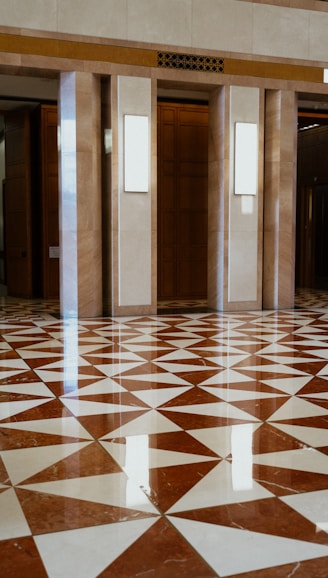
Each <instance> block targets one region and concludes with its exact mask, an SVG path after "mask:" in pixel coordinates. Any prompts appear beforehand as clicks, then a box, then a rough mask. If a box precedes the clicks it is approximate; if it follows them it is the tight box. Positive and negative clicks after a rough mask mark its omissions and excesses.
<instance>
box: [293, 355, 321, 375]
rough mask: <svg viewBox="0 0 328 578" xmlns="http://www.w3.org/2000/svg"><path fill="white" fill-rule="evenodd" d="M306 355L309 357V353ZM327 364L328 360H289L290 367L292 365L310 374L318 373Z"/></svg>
mask: <svg viewBox="0 0 328 578" xmlns="http://www.w3.org/2000/svg"><path fill="white" fill-rule="evenodd" d="M304 357H305V356H304ZM306 357H307V355H306ZM326 365H327V361H311V362H309V361H304V362H300V363H297V361H295V362H293V363H290V362H288V366H289V367H292V368H293V369H297V370H298V371H304V373H308V374H309V375H316V374H317V373H319V372H320V371H321V370H322V369H323V368H324V367H325V366H326Z"/></svg>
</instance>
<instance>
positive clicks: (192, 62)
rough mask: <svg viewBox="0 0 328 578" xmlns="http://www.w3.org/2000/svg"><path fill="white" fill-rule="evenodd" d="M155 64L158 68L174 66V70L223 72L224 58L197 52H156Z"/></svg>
mask: <svg viewBox="0 0 328 578" xmlns="http://www.w3.org/2000/svg"><path fill="white" fill-rule="evenodd" d="M157 66H158V67H159V68H174V69H175V70H197V71H202V72H221V73H222V72H224V59H223V58H217V57H216V56H202V55H198V54H181V53H174V52H158V53H157Z"/></svg>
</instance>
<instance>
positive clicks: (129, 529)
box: [35, 518, 157, 578]
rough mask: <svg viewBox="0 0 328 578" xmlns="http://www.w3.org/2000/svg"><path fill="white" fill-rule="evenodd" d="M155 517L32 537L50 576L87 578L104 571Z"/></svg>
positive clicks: (55, 577) (52, 577)
mask: <svg viewBox="0 0 328 578" xmlns="http://www.w3.org/2000/svg"><path fill="white" fill-rule="evenodd" d="M156 519H157V518H146V519H143V520H134V521H129V522H124V523H122V522H120V523H116V524H108V525H102V526H93V527H92V528H81V529H78V530H68V531H66V532H55V533H51V534H44V535H41V536H36V537H35V542H36V545H37V547H38V550H39V552H40V555H41V558H42V560H43V563H44V565H45V568H46V570H47V573H48V575H49V577H50V578H72V576H78V577H79V578H91V577H96V576H98V575H99V574H100V573H101V572H102V571H103V570H105V568H106V567H107V566H108V565H109V564H110V563H111V562H113V561H114V560H115V559H116V558H117V557H118V556H119V555H120V554H122V552H124V550H126V549H127V548H128V547H129V546H130V545H131V544H133V542H135V541H136V540H137V539H138V538H139V537H140V536H141V535H142V534H143V533H144V532H146V531H147V530H148V529H149V528H150V527H151V526H152V525H153V524H154V523H155V522H156ZM58 552H60V556H59V555H58Z"/></svg>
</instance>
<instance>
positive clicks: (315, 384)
mask: <svg viewBox="0 0 328 578" xmlns="http://www.w3.org/2000/svg"><path fill="white" fill-rule="evenodd" d="M327 389H328V380H327V379H324V378H323V377H319V376H318V375H316V376H314V377H313V378H312V379H311V380H310V381H309V382H308V383H307V384H306V385H304V387H302V389H300V390H299V391H298V392H297V393H298V395H310V394H311V393H323V392H326V391H327Z"/></svg>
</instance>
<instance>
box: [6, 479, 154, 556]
mask: <svg viewBox="0 0 328 578" xmlns="http://www.w3.org/2000/svg"><path fill="white" fill-rule="evenodd" d="M16 494H17V497H18V498H19V501H20V504H21V507H22V509H23V511H24V514H25V517H26V520H27V522H28V525H29V527H30V528H31V531H32V533H33V534H34V535H38V534H48V533H50V532H62V531H65V530H73V529H77V528H87V527H90V526H100V525H103V524H112V523H114V522H122V521H128V520H136V519H141V518H146V517H147V518H149V517H151V514H148V513H147V514H145V512H141V511H138V510H131V509H129V508H122V507H118V506H111V505H108V504H98V503H96V502H89V501H86V500H74V499H73V498H68V497H66V496H55V495H52V494H47V493H43V492H33V491H30V490H25V489H24V488H16ZM0 546H1V542H0Z"/></svg>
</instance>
